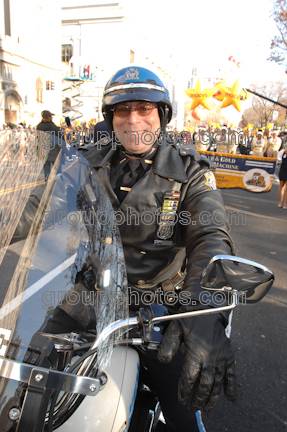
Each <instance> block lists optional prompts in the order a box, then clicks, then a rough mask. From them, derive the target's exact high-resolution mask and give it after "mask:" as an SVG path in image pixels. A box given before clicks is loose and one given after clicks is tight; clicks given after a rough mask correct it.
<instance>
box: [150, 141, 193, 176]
mask: <svg viewBox="0 0 287 432" xmlns="http://www.w3.org/2000/svg"><path fill="white" fill-rule="evenodd" d="M153 172H154V173H155V174H157V175H159V176H161V177H165V178H168V179H173V180H176V181H178V182H180V183H186V182H187V180H188V179H187V175H186V172H185V168H184V164H183V161H182V158H181V155H180V153H179V149H178V148H176V147H175V146H173V145H170V144H167V143H166V142H165V141H162V143H161V144H160V145H159V146H158V150H157V154H156V155H155V158H154V164H153Z"/></svg>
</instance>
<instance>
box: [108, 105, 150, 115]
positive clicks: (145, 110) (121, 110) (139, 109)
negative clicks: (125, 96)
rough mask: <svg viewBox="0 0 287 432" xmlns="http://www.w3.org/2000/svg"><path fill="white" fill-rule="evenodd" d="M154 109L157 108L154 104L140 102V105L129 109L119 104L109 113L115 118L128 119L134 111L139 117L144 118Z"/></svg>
mask: <svg viewBox="0 0 287 432" xmlns="http://www.w3.org/2000/svg"><path fill="white" fill-rule="evenodd" d="M155 108H157V105H156V104H150V103H148V102H142V103H139V104H138V105H137V106H135V107H129V106H127V105H124V104H119V105H117V106H116V107H115V108H112V109H111V111H113V112H114V114H115V115H116V116H117V117H122V118H124V117H128V116H129V115H130V114H131V112H132V111H136V113H137V114H138V115H139V116H141V117H145V116H147V115H149V114H150V113H151V112H152V110H153V109H155Z"/></svg>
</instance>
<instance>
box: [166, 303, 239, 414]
mask: <svg viewBox="0 0 287 432" xmlns="http://www.w3.org/2000/svg"><path fill="white" fill-rule="evenodd" d="M179 312H182V310H179ZM182 342H184V344H185V354H184V360H183V367H182V373H181V378H180V380H179V386H178V399H179V401H180V402H181V403H183V404H186V403H188V408H189V409H190V410H194V411H197V410H199V409H204V410H205V411H206V412H209V411H211V410H212V409H213V408H214V407H215V405H216V403H217V401H218V399H219V396H220V392H221V387H222V385H223V388H224V393H225V397H226V399H228V400H230V401H234V400H236V399H237V388H236V374H235V359H234V356H233V353H232V351H231V344H230V339H228V338H227V337H226V336H225V325H224V318H223V316H222V315H221V314H212V315H206V316H197V317H194V318H186V319H181V320H174V321H172V322H171V323H170V324H169V326H168V328H167V330H166V332H165V334H164V336H163V339H162V342H161V344H160V348H159V352H158V359H159V360H160V361H161V362H163V363H169V362H170V361H171V359H172V357H173V356H174V355H175V354H176V352H177V351H178V349H179V347H180V345H181V343H182Z"/></svg>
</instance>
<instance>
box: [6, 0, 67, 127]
mask: <svg viewBox="0 0 287 432" xmlns="http://www.w3.org/2000/svg"><path fill="white" fill-rule="evenodd" d="M60 13H61V8H60V5H59V3H58V2H56V1H55V0H50V1H49V2H47V1H45V0H26V1H25V2H23V1H21V0H0V126H2V124H3V123H4V122H5V123H11V124H15V125H17V124H19V123H20V122H26V124H27V125H29V124H31V125H32V126H35V125H37V124H38V123H39V121H40V120H41V112H42V111H43V110H44V109H45V110H50V111H51V112H53V113H55V121H56V122H57V121H58V120H59V119H60V117H61V114H62V102H61V92H62V71H61V44H60V32H61V18H60Z"/></svg>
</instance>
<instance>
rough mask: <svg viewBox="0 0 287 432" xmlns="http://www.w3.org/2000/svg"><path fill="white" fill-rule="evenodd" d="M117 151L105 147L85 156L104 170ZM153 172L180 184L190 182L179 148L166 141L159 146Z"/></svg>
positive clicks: (96, 166) (95, 165)
mask: <svg viewBox="0 0 287 432" xmlns="http://www.w3.org/2000/svg"><path fill="white" fill-rule="evenodd" d="M116 151H117V150H113V149H112V147H111V145H109V146H105V147H104V148H103V149H102V150H97V149H96V148H94V149H92V150H90V151H89V152H87V154H86V155H85V156H86V158H87V159H88V160H89V162H90V163H91V165H92V166H94V167H95V168H103V167H105V166H106V165H107V164H108V163H109V162H110V161H111V159H112V158H113V157H114V155H115V152H116ZM153 172H154V174H156V175H159V176H161V177H165V178H167V179H173V180H175V181H178V182H180V183H186V182H187V180H188V179H187V175H186V172H185V168H184V164H183V161H182V158H181V155H180V152H179V150H178V148H176V147H175V146H173V145H169V144H167V143H166V142H165V141H162V142H161V144H160V145H159V146H158V149H157V153H156V155H155V158H154V163H153Z"/></svg>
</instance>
